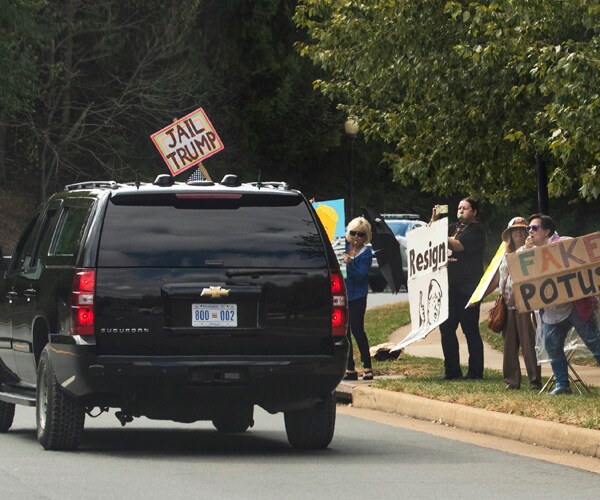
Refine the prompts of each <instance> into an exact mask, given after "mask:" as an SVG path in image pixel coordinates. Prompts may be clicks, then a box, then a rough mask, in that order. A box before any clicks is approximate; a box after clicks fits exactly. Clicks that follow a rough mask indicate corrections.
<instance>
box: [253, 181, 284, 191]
mask: <svg viewBox="0 0 600 500" xmlns="http://www.w3.org/2000/svg"><path fill="white" fill-rule="evenodd" d="M249 184H250V185H251V186H255V187H257V188H261V187H270V188H275V189H283V190H285V191H288V190H289V189H290V185H289V184H288V183H287V182H284V181H259V182H249Z"/></svg>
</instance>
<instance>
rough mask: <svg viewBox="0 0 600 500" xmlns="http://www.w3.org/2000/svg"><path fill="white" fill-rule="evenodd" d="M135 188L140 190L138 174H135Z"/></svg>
mask: <svg viewBox="0 0 600 500" xmlns="http://www.w3.org/2000/svg"><path fill="white" fill-rule="evenodd" d="M135 187H136V188H138V189H140V181H139V179H138V173H137V172H136V173H135Z"/></svg>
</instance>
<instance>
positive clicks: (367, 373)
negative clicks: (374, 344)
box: [362, 368, 373, 380]
mask: <svg viewBox="0 0 600 500" xmlns="http://www.w3.org/2000/svg"><path fill="white" fill-rule="evenodd" d="M362 379H363V380H373V370H371V369H370V368H365V371H364V373H363V378H362Z"/></svg>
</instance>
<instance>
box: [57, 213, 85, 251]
mask: <svg viewBox="0 0 600 500" xmlns="http://www.w3.org/2000/svg"><path fill="white" fill-rule="evenodd" d="M87 212H88V209H87V208H83V207H64V210H63V212H62V214H61V218H60V221H59V223H58V226H57V235H56V238H55V240H54V245H53V249H52V251H51V254H53V255H73V256H74V255H76V254H77V250H78V249H79V241H80V240H81V236H82V234H83V229H84V227H85V222H86V220H87Z"/></svg>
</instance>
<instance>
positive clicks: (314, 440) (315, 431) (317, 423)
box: [285, 393, 336, 449]
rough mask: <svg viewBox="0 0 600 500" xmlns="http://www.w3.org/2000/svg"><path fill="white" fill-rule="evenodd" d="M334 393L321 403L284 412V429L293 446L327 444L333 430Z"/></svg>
mask: <svg viewBox="0 0 600 500" xmlns="http://www.w3.org/2000/svg"><path fill="white" fill-rule="evenodd" d="M335 412H336V407H335V394H333V393H332V394H331V395H329V396H327V397H326V398H325V399H324V400H323V403H322V404H320V405H318V406H316V407H314V408H308V409H306V410H299V411H290V412H286V413H285V430H286V432H287V437H288V441H289V442H290V444H291V445H292V446H293V447H294V448H300V449H324V448H327V447H328V446H329V443H331V440H332V439H333V433H334V430H335Z"/></svg>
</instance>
